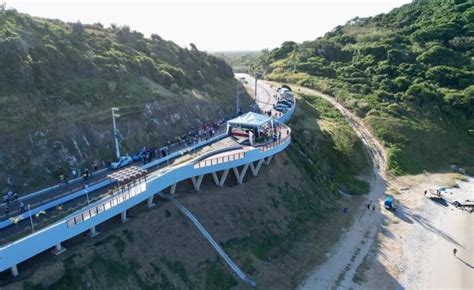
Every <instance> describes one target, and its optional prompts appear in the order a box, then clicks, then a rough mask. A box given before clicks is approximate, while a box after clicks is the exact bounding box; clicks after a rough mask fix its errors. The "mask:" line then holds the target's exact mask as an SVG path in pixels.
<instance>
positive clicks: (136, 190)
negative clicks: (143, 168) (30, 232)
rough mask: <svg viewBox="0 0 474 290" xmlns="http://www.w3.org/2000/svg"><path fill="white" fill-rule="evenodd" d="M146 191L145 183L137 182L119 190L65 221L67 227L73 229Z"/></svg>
mask: <svg viewBox="0 0 474 290" xmlns="http://www.w3.org/2000/svg"><path fill="white" fill-rule="evenodd" d="M145 190H146V183H141V182H139V183H138V184H136V185H133V186H131V187H130V188H125V187H123V188H122V189H120V190H119V191H118V192H119V193H115V194H114V195H113V196H112V197H111V198H110V199H108V200H106V201H104V202H101V203H100V204H98V205H95V206H93V207H92V208H90V209H87V210H85V211H83V212H81V213H80V214H78V215H76V216H74V217H72V218H70V219H69V220H67V221H66V224H67V227H68V228H70V227H73V226H76V225H77V224H79V223H81V222H84V221H86V220H88V219H90V218H92V217H94V216H96V215H98V214H100V213H102V212H104V211H106V210H108V209H110V208H112V207H114V206H117V205H119V204H121V203H122V202H124V201H126V200H128V199H130V198H132V197H134V196H136V195H137V194H140V193H142V192H144V191H145Z"/></svg>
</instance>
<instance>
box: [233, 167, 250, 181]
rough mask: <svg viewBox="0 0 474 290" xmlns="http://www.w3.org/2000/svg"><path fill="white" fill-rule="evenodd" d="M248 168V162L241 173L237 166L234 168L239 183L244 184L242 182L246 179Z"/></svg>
mask: <svg viewBox="0 0 474 290" xmlns="http://www.w3.org/2000/svg"><path fill="white" fill-rule="evenodd" d="M248 168H249V164H248V163H247V164H245V165H244V168H242V171H241V172H240V173H239V169H238V168H237V167H234V168H233V170H234V174H235V178H237V183H238V184H242V182H243V181H244V177H245V173H246V172H247V169H248Z"/></svg>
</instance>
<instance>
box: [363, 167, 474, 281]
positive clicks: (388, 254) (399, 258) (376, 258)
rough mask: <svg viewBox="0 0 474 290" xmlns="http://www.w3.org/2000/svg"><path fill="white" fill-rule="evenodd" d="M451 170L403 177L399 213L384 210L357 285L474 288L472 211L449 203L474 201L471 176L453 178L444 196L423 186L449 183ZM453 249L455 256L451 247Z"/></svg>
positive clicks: (398, 186) (399, 184) (393, 184)
mask: <svg viewBox="0 0 474 290" xmlns="http://www.w3.org/2000/svg"><path fill="white" fill-rule="evenodd" d="M457 178H460V176H459V175H455V174H431V175H418V176H409V177H401V178H397V179H395V180H394V181H393V182H391V189H392V190H398V191H399V192H400V193H401V194H400V195H396V200H397V201H398V208H397V212H396V213H395V214H394V213H392V212H389V211H384V212H383V215H384V219H383V224H382V227H381V228H380V231H379V234H378V236H377V239H376V241H375V243H374V245H373V246H372V249H371V254H369V255H368V256H367V261H366V265H365V269H364V268H360V269H359V272H360V273H362V276H363V277H364V279H363V281H364V282H362V283H361V284H358V287H356V288H361V289H474V214H470V213H468V212H467V211H464V210H460V209H459V208H456V207H455V206H454V205H452V202H453V201H455V200H466V199H469V200H474V179H473V178H470V179H469V182H464V181H457V183H458V186H459V187H458V188H456V187H454V188H449V189H447V190H446V192H445V193H444V194H443V199H441V200H439V201H434V200H432V199H430V198H427V197H425V196H424V190H425V189H428V188H433V189H435V188H438V187H440V186H444V185H446V184H451V183H452V182H453V180H455V179H457ZM454 248H456V249H457V254H456V256H454V255H453V249H454Z"/></svg>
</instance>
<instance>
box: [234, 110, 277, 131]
mask: <svg viewBox="0 0 474 290" xmlns="http://www.w3.org/2000/svg"><path fill="white" fill-rule="evenodd" d="M272 120H273V119H272V118H271V117H269V116H267V115H262V114H257V113H254V112H248V113H246V114H244V115H242V116H238V117H237V118H234V119H232V120H229V121H227V125H231V126H236V127H250V128H260V127H261V126H262V125H265V124H271V122H272Z"/></svg>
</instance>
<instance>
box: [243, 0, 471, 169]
mask: <svg viewBox="0 0 474 290" xmlns="http://www.w3.org/2000/svg"><path fill="white" fill-rule="evenodd" d="M473 23H474V6H473V4H472V1H461V0H456V1H454V0H450V1H414V2H413V3H411V4H407V5H404V6H402V7H400V8H397V9H394V10H393V11H391V12H390V13H387V14H381V15H378V16H375V17H370V18H354V19H352V20H351V21H349V22H348V23H347V24H345V25H342V26H338V27H336V28H334V29H333V30H332V31H331V32H328V33H327V34H326V35H325V36H324V37H320V38H318V39H316V40H313V41H307V42H303V43H300V44H297V43H295V42H292V41H287V42H285V43H283V44H282V46H281V47H279V48H276V49H274V50H271V51H266V52H264V53H263V54H262V55H261V56H260V57H259V58H258V59H257V60H256V61H255V62H253V63H252V64H251V65H250V66H248V70H249V71H251V72H255V71H262V72H264V73H265V76H264V77H265V78H266V79H269V80H275V81H282V82H288V83H297V84H299V85H302V86H305V87H309V88H314V89H317V90H319V91H321V92H323V93H326V94H329V95H332V96H334V97H336V99H338V100H339V101H340V102H342V103H344V104H345V106H346V107H348V108H350V109H351V110H352V111H353V112H355V113H357V114H358V115H359V116H360V117H363V118H364V122H365V123H366V124H368V125H369V126H370V127H371V129H372V130H373V131H374V133H375V134H376V136H377V137H378V138H379V139H380V140H381V141H382V142H383V143H384V146H385V147H386V148H387V152H388V158H389V169H390V170H391V171H392V172H393V173H395V174H415V173H420V172H423V171H424V170H429V171H436V170H440V169H443V168H446V167H448V166H449V165H451V164H457V165H460V166H465V167H471V169H470V170H472V166H474V158H473V157H472V156H474V146H472V145H473V144H474V71H473V67H474V64H473V57H474V47H473V43H474V41H473V40H474V26H473Z"/></svg>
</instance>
